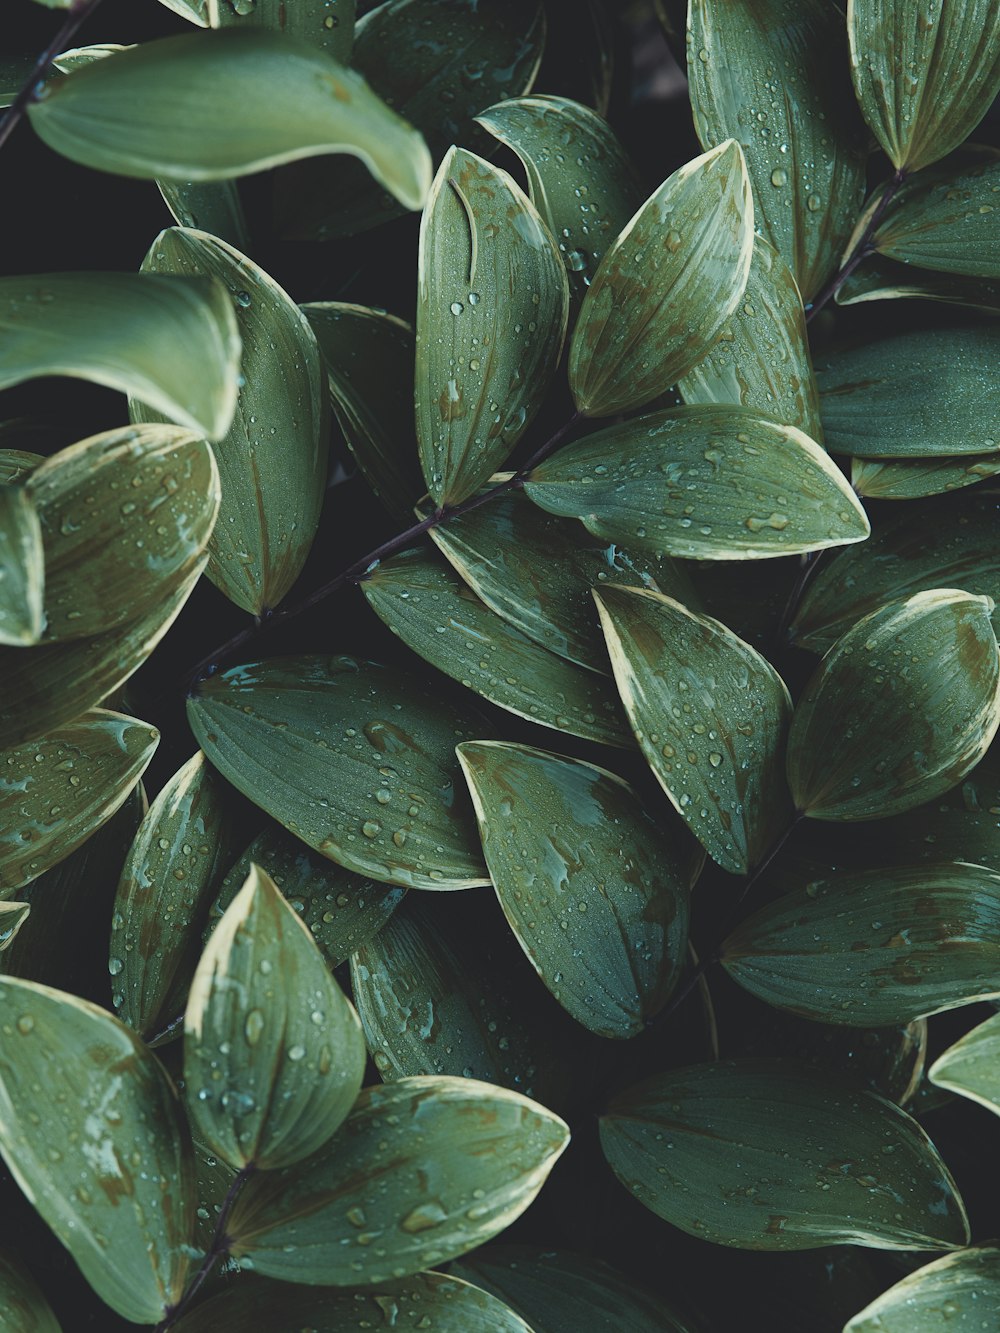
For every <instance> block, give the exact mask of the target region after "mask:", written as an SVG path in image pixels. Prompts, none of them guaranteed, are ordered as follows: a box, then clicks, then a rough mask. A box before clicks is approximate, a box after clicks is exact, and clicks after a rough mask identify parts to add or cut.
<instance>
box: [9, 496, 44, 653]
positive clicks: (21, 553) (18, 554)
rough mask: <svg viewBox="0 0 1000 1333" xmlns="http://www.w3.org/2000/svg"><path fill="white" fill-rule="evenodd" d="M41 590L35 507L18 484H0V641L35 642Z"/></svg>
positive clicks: (41, 554) (40, 620)
mask: <svg viewBox="0 0 1000 1333" xmlns="http://www.w3.org/2000/svg"><path fill="white" fill-rule="evenodd" d="M44 590H45V553H44V551H43V549H42V529H41V524H40V523H39V521H38V510H37V509H36V508H35V506H34V504H33V503H32V500H31V497H30V495H29V494H28V492H27V491H26V490H25V489H24V488H23V487H22V486H11V485H3V486H0V643H5V644H12V645H15V646H23V645H25V644H32V643H37V642H38V640H39V638H40V637H41V634H42V627H43V624H44V621H43V616H42V606H43V598H44Z"/></svg>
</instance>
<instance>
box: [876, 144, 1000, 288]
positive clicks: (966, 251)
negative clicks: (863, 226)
mask: <svg viewBox="0 0 1000 1333" xmlns="http://www.w3.org/2000/svg"><path fill="white" fill-rule="evenodd" d="M998 196H1000V155H998V154H997V153H995V152H988V151H987V152H982V153H977V154H975V155H972V154H970V153H966V154H965V155H962V156H960V157H956V159H954V160H949V161H947V162H942V163H941V164H940V165H939V166H938V167H937V168H936V169H935V170H934V171H932V172H921V173H920V175H919V176H916V177H915V178H913V179H912V180H910V181H908V182H907V183H906V184H905V185H904V186H903V187H902V189H901V190H900V191H899V192H898V193H897V194H896V196H895V198H894V199H893V201H892V203H891V204H890V206H889V209H888V210H887V212H886V213H885V214H884V216H883V219H882V221H881V222H880V223H879V225H878V228H877V230H876V232H875V235H874V236H873V238H872V244H873V245H874V247H875V249H876V250H877V251H878V253H879V254H881V255H886V256H888V258H890V259H895V260H898V261H899V262H900V263H903V264H916V265H917V266H918V267H920V268H930V269H935V270H937V271H938V272H942V273H958V274H963V275H966V276H969V277H977V278H1000V198H998Z"/></svg>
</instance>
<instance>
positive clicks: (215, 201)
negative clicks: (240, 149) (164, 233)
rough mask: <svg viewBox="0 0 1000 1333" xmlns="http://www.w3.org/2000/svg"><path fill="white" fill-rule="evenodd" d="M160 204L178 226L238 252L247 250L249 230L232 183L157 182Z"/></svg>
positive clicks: (235, 185) (236, 188) (248, 246)
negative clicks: (195, 230) (206, 234)
mask: <svg viewBox="0 0 1000 1333" xmlns="http://www.w3.org/2000/svg"><path fill="white" fill-rule="evenodd" d="M156 185H157V188H158V189H159V191H160V194H162V195H163V202H164V203H165V204H166V206H167V207H168V208H169V209H170V212H171V215H172V216H173V219H174V221H175V222H176V223H177V224H178V226H181V227H193V228H200V229H201V230H202V231H207V232H210V233H211V235H213V236H217V237H218V239H219V240H220V241H225V242H226V243H227V244H228V245H232V246H235V247H236V249H237V250H243V251H247V250H249V249H250V231H249V226H248V223H247V219H246V215H245V214H244V212H243V204H242V201H241V199H240V192H239V186H238V185H237V184H236V182H235V181H157V182H156Z"/></svg>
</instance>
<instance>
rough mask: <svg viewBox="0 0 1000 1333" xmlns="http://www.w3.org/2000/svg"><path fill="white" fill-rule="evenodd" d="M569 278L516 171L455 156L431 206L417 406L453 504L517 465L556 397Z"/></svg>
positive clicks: (433, 476) (431, 468) (432, 467)
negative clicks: (513, 456) (522, 445)
mask: <svg viewBox="0 0 1000 1333" xmlns="http://www.w3.org/2000/svg"><path fill="white" fill-rule="evenodd" d="M568 306H569V289H568V286H567V280H566V270H565V269H564V267H563V265H562V262H561V260H560V257H559V252H558V250H557V249H556V245H555V242H554V240H553V239H552V236H551V234H550V232H549V231H548V229H547V228H546V226H545V224H544V223H543V222H542V220H541V218H540V217H539V216H538V212H537V210H536V209H535V208H534V206H533V205H532V203H531V202H530V200H529V199H528V198H527V196H526V195H525V194H524V193H523V192H522V191H521V189H520V187H519V186H518V185H517V184H516V183H515V182H514V180H513V179H512V178H511V177H510V176H508V175H507V173H506V172H505V171H501V170H499V168H497V167H494V166H492V165H491V164H490V163H489V162H487V161H485V159H483V158H481V157H477V156H476V154H475V153H470V152H467V151H466V150H465V149H461V148H453V149H452V150H451V151H450V152H449V153H448V155H447V157H446V158H445V160H444V161H443V162H442V164H441V168H440V170H439V172H438V174H437V176H436V177H435V180H434V185H433V187H432V188H431V193H430V196H429V198H428V200H427V206H426V208H425V209H424V216H423V221H422V223H421V228H420V256H419V260H418V270H417V326H416V339H417V342H416V373H415V387H414V409H415V416H416V427H417V439H418V442H419V446H420V464H421V467H422V468H423V472H424V478H425V479H426V482H427V488H428V490H429V491H430V493H431V495H432V496H433V497H434V499H435V500H436V501H437V503H438V504H439V505H441V504H457V503H458V502H459V501H461V500H464V499H466V498H467V497H468V496H469V495H471V494H472V492H473V491H474V490H476V488H477V487H478V486H479V485H480V484H481V483H482V482H484V481H485V480H486V479H487V477H489V475H490V473H492V472H493V471H495V470H496V468H497V467H499V466H500V465H501V464H502V463H503V462H504V461H505V460H506V458H507V456H508V454H509V453H510V451H511V450H512V449H513V448H514V445H515V444H516V443H517V441H518V440H519V439H520V438H521V436H522V435H523V433H524V431H525V430H526V429H527V427H528V426H529V425H530V424H531V422H532V421H533V419H534V417H535V414H536V413H537V412H538V409H539V407H540V406H541V404H542V401H543V400H544V398H545V395H546V392H547V391H548V387H549V382H550V380H551V378H552V376H553V374H554V372H555V368H556V365H557V364H558V361H559V356H560V354H561V352H562V345H563V338H564V337H565V335H566V319H567V312H568Z"/></svg>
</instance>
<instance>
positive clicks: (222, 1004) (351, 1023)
mask: <svg viewBox="0 0 1000 1333" xmlns="http://www.w3.org/2000/svg"><path fill="white" fill-rule="evenodd" d="M364 1072H365V1042H364V1037H363V1036H362V1033H361V1024H360V1023H359V1021H358V1016H357V1014H356V1013H355V1012H354V1008H353V1006H352V1005H351V1003H350V1001H349V1000H347V999H346V997H345V996H344V993H343V991H342V990H341V989H340V987H339V986H338V985H337V983H336V981H335V980H334V979H333V977H332V976H331V974H330V971H329V969H328V967H327V965H326V960H325V958H324V957H323V955H322V954H321V953H320V951H319V949H318V948H317V947H316V944H315V942H314V940H313V938H312V936H311V935H310V934H309V931H308V930H307V929H306V927H305V926H304V925H303V923H302V921H301V920H300V919H299V917H298V915H297V913H296V912H294V911H293V910H292V908H291V907H289V905H288V903H287V902H286V901H285V899H284V898H283V897H282V895H281V892H280V890H279V889H278V887H277V886H276V884H275V883H274V881H273V880H272V879H271V878H270V877H269V876H268V875H266V874H265V873H264V872H263V871H262V870H260V869H259V867H257V866H253V867H251V870H250V874H249V875H248V876H247V882H246V884H245V885H244V886H243V888H242V889H241V890H240V892H239V893H238V894H237V895H236V897H235V898H234V899H233V902H232V904H231V905H230V906H229V908H227V910H226V914H225V916H224V917H223V918H222V920H221V921H220V922H219V924H218V925H217V926H216V928H215V930H214V931H213V932H212V937H211V939H210V940H209V942H208V944H207V945H206V947H205V951H204V953H203V954H202V956H201V961H200V962H199V964H198V970H197V972H196V973H195V976H194V980H193V982H192V983H191V996H190V999H189V1000H188V1006H187V1010H186V1012H185V1015H184V1081H185V1083H186V1084H187V1087H188V1088H189V1089H190V1094H189V1103H188V1104H189V1106H190V1108H191V1115H192V1117H193V1120H194V1123H195V1125H196V1126H197V1128H198V1132H199V1134H200V1136H201V1138H202V1139H203V1140H204V1141H205V1142H206V1143H207V1144H208V1145H209V1147H211V1148H212V1149H213V1150H214V1151H215V1152H217V1153H218V1154H219V1155H220V1156H221V1157H224V1158H225V1160H226V1161H227V1162H229V1163H230V1165H232V1166H240V1167H242V1166H246V1165H247V1164H248V1163H253V1164H254V1165H256V1166H259V1167H261V1168H263V1169H265V1170H274V1169H275V1168H277V1167H282V1166H291V1165H292V1164H293V1163H294V1162H300V1161H301V1160H302V1159H303V1158H304V1157H308V1156H309V1155H310V1154H311V1153H314V1152H316V1151H317V1149H319V1148H321V1147H322V1146H323V1144H324V1143H325V1142H326V1141H327V1139H328V1138H329V1137H330V1135H331V1134H332V1133H333V1132H334V1130H336V1129H337V1127H338V1125H340V1123H341V1122H342V1121H343V1120H344V1118H345V1117H346V1115H347V1113H348V1111H350V1109H351V1105H352V1104H353V1102H354V1099H355V1097H357V1095H358V1092H359V1091H360V1089H361V1079H362V1077H363V1075H364Z"/></svg>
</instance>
